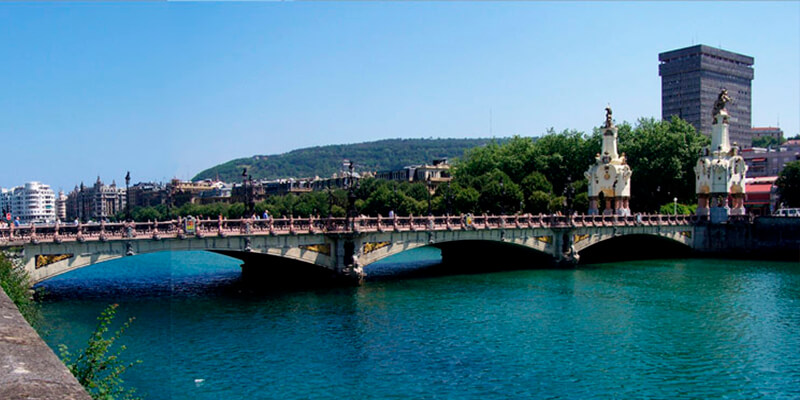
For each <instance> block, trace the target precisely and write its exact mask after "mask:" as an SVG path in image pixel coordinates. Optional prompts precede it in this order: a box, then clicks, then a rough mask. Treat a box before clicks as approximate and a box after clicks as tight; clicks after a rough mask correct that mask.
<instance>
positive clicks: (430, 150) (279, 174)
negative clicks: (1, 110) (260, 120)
mask: <svg viewBox="0 0 800 400" xmlns="http://www.w3.org/2000/svg"><path fill="white" fill-rule="evenodd" d="M492 140H494V141H496V142H498V143H503V142H505V141H506V140H507V139H386V140H379V141H376V142H365V143H355V144H340V145H330V146H317V147H309V148H304V149H298V150H292V151H290V152H288V153H283V154H276V155H266V156H265V155H257V156H253V157H249V158H239V159H235V160H231V161H228V162H226V163H224V164H220V165H217V166H214V167H211V168H209V169H207V170H205V171H202V172H200V173H199V174H197V175H196V176H195V177H194V178H192V180H202V179H214V178H216V177H219V179H220V180H223V181H225V182H238V181H240V180H241V179H242V169H243V168H247V173H248V174H249V175H251V176H252V177H253V179H277V178H290V177H294V178H302V177H313V176H320V177H329V176H331V175H332V174H333V173H335V172H338V171H340V170H341V168H342V160H344V159H348V160H352V161H353V162H355V163H356V165H357V171H381V170H389V169H399V168H403V167H405V166H407V165H415V164H423V163H430V162H431V161H432V160H433V159H434V158H441V157H447V158H449V159H452V158H455V157H461V156H462V155H463V154H464V151H465V150H467V149H470V148H473V147H477V146H483V145H485V144H487V143H489V142H491V141H492Z"/></svg>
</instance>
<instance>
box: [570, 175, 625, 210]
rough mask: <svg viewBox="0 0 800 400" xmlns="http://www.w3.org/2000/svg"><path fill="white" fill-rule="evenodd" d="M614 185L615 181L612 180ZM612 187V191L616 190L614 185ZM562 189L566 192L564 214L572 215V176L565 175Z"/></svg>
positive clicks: (573, 193) (573, 191)
mask: <svg viewBox="0 0 800 400" xmlns="http://www.w3.org/2000/svg"><path fill="white" fill-rule="evenodd" d="M614 185H616V182H614ZM614 189H615V190H614V191H615V192H616V187H615V188H614ZM564 191H565V192H567V193H566V202H567V204H566V205H567V209H566V215H572V201H573V200H574V199H575V188H574V187H572V178H571V177H567V187H566V188H564Z"/></svg>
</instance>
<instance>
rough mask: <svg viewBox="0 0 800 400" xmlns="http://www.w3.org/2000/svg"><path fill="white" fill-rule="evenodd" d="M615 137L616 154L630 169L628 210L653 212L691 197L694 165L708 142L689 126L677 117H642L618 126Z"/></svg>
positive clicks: (693, 195)
mask: <svg viewBox="0 0 800 400" xmlns="http://www.w3.org/2000/svg"><path fill="white" fill-rule="evenodd" d="M599 134H600V133H599V132H595V135H599ZM618 138H619V144H618V148H619V151H620V152H621V153H625V155H626V157H627V160H628V165H630V167H631V169H632V170H633V176H632V177H631V208H632V209H634V210H638V211H648V212H653V211H657V210H658V208H659V207H660V206H661V204H663V203H664V202H666V201H670V200H672V198H673V197H677V198H678V199H679V200H680V201H683V202H686V203H690V202H691V200H692V199H694V198H695V193H694V191H695V187H694V182H695V177H694V165H695V164H696V163H697V157H698V154H699V152H700V149H701V148H702V147H703V146H704V145H706V144H708V142H709V139H708V138H707V137H705V136H704V135H702V134H699V133H697V132H696V131H695V129H694V127H693V126H692V125H691V124H689V123H688V122H686V121H684V120H682V119H680V118H678V117H673V118H672V120H670V121H657V120H655V119H653V118H642V119H640V120H639V121H638V122H637V124H636V126H635V127H631V126H630V125H629V124H627V123H624V124H621V125H620V126H619V134H618Z"/></svg>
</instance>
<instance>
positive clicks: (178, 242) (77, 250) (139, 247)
mask: <svg viewBox="0 0 800 400" xmlns="http://www.w3.org/2000/svg"><path fill="white" fill-rule="evenodd" d="M289 238H291V240H287V239H289ZM306 239H307V238H304V237H300V236H292V237H273V236H261V237H255V238H248V237H209V238H189V239H166V240H131V241H125V240H115V241H107V242H101V241H92V242H89V241H86V242H65V243H61V244H56V243H41V244H26V245H25V246H24V250H23V257H22V258H23V263H24V265H25V269H26V270H27V271H28V272H29V275H30V276H31V280H32V283H34V284H35V283H38V282H42V281H44V280H46V279H49V278H52V277H54V276H58V275H61V274H63V273H66V272H69V271H74V270H76V269H79V268H82V267H85V266H88V265H92V264H98V263H103V262H107V261H111V260H115V259H119V258H122V257H126V256H131V255H138V254H149V253H157V252H166V251H169V252H181V251H192V250H200V251H210V252H215V253H219V254H224V255H227V256H230V257H233V258H238V259H240V260H242V261H244V262H245V263H248V260H250V263H251V264H252V265H257V264H263V263H264V262H265V261H270V260H272V261H274V260H276V259H278V258H281V259H285V260H290V261H295V262H298V263H301V264H308V265H316V266H319V267H321V268H333V266H334V265H335V260H334V258H335V257H334V256H333V255H332V249H331V248H332V245H331V244H330V243H327V242H325V241H324V239H325V238H324V237H317V238H314V239H313V240H306ZM256 254H259V255H261V256H272V257H267V258H262V257H260V256H254V255H256Z"/></svg>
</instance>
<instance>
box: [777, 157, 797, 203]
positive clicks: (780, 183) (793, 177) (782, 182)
mask: <svg viewBox="0 0 800 400" xmlns="http://www.w3.org/2000/svg"><path fill="white" fill-rule="evenodd" d="M775 186H777V187H778V195H780V199H781V204H782V205H783V206H784V207H800V161H792V162H788V163H786V165H784V166H783V171H781V173H780V174H778V180H777V181H775Z"/></svg>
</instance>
